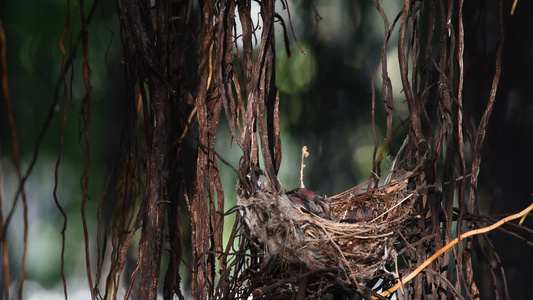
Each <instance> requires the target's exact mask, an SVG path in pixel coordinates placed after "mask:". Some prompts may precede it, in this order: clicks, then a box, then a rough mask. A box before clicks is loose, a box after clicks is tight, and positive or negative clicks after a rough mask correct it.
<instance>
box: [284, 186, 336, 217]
mask: <svg viewBox="0 0 533 300" xmlns="http://www.w3.org/2000/svg"><path fill="white" fill-rule="evenodd" d="M286 194H287V196H288V197H289V199H290V200H291V201H292V202H293V203H295V204H297V205H299V206H300V207H301V208H303V210H304V211H305V212H308V213H313V214H315V215H317V216H319V217H321V218H323V219H326V220H332V221H337V219H336V218H335V217H333V216H332V215H331V214H330V203H329V201H328V199H327V198H326V197H325V196H320V195H318V194H317V193H315V192H313V191H310V190H308V189H305V188H296V189H294V190H291V191H288V192H286Z"/></svg>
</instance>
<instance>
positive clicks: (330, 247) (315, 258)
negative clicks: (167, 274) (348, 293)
mask: <svg viewBox="0 0 533 300" xmlns="http://www.w3.org/2000/svg"><path fill="white" fill-rule="evenodd" d="M411 196H412V193H411V194H410V193H408V191H407V178H406V177H404V178H402V179H396V180H392V181H390V182H388V183H387V184H385V185H382V186H380V187H378V188H372V189H369V188H368V184H363V185H360V186H358V187H355V188H353V189H350V190H349V191H347V192H344V193H342V194H339V195H336V196H333V197H330V198H329V199H330V200H331V214H332V216H333V217H335V218H336V219H337V221H333V220H328V219H325V218H321V217H319V216H317V215H314V214H311V213H309V212H306V211H304V210H302V209H301V207H299V206H298V205H296V204H295V203H293V202H291V200H290V199H289V198H288V197H287V196H286V195H285V194H279V193H276V192H275V191H274V189H272V188H270V186H269V185H268V184H264V185H263V186H262V188H261V189H259V190H258V191H256V192H255V193H254V194H253V195H252V196H250V197H248V198H243V197H239V198H238V204H239V205H240V208H241V214H242V216H243V219H244V221H245V222H246V225H247V227H248V230H249V234H250V235H251V237H252V238H254V239H256V243H258V244H259V245H260V249H261V250H260V252H261V253H260V254H261V255H263V256H264V257H265V259H266V260H265V261H269V259H270V258H276V259H280V260H281V261H282V262H286V263H287V264H300V265H301V264H304V265H305V266H306V267H307V268H308V269H309V270H319V269H336V270H339V273H341V274H344V276H343V277H344V278H345V279H346V280H349V281H351V282H353V283H355V284H356V285H357V284H361V283H364V282H366V281H367V280H370V279H372V278H375V277H376V274H377V273H378V272H380V273H383V271H385V272H386V270H385V268H384V266H385V264H386V263H387V262H389V261H390V259H391V256H390V254H391V251H393V250H394V245H395V243H396V238H397V232H398V231H399V230H400V228H401V226H402V224H404V222H405V221H407V220H408V219H409V218H410V216H412V214H411V212H412V205H411V204H412V203H410V201H412V199H411V198H412V197H411Z"/></svg>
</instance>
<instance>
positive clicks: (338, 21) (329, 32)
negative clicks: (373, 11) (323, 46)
mask: <svg viewBox="0 0 533 300" xmlns="http://www.w3.org/2000/svg"><path fill="white" fill-rule="evenodd" d="M341 4H343V3H342V2H339V3H338V5H333V4H331V3H330V2H329V1H323V2H319V3H316V6H317V7H316V8H317V10H318V12H319V13H320V16H321V17H322V21H321V24H319V25H318V38H319V39H320V40H322V41H324V43H327V44H331V43H334V44H338V45H339V47H344V46H346V43H347V42H348V41H350V40H351V39H353V37H354V36H355V32H354V30H355V29H357V28H358V27H359V24H360V22H361V8H360V6H359V4H354V5H355V6H356V8H355V9H353V10H347V9H346V7H345V5H341ZM323 23H325V24H323Z"/></svg>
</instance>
